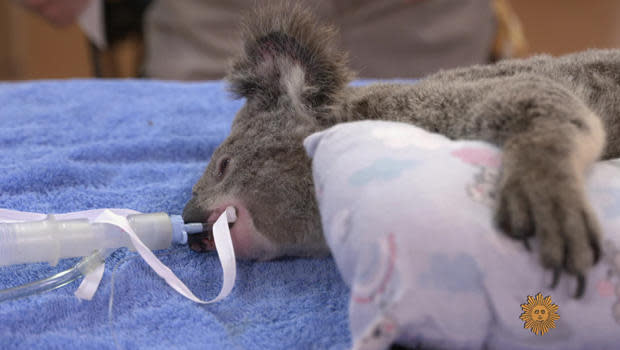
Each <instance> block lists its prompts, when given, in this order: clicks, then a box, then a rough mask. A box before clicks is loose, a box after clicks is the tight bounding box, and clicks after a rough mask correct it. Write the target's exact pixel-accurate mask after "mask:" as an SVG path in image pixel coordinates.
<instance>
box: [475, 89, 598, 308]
mask: <svg viewBox="0 0 620 350" xmlns="http://www.w3.org/2000/svg"><path fill="white" fill-rule="evenodd" d="M471 118H472V119H471V121H473V123H472V124H471V125H473V127H474V128H475V129H477V130H476V131H475V132H479V133H480V134H481V135H483V137H485V138H487V139H488V140H489V141H493V142H495V143H497V144H499V145H501V146H502V147H503V151H504V155H503V162H502V175H501V177H500V182H499V188H498V189H499V191H498V198H497V209H496V213H495V220H496V223H497V225H498V226H499V227H500V228H501V229H502V230H503V231H504V232H506V233H507V234H509V235H510V236H512V237H516V238H521V239H524V242H525V243H526V246H527V247H529V246H528V245H527V238H528V237H530V236H532V235H536V237H537V238H538V240H539V242H540V258H541V262H542V264H543V265H544V266H545V267H547V268H550V269H552V270H553V271H554V278H553V282H552V286H553V287H554V286H555V285H556V284H557V282H558V279H559V275H560V271H561V270H562V269H563V270H565V271H567V272H568V273H570V274H573V275H575V276H576V277H577V282H578V283H577V291H576V295H575V296H576V297H580V296H581V295H582V294H583V292H584V289H585V276H586V273H587V271H588V269H589V268H590V267H591V266H592V265H593V264H594V263H596V262H597V260H598V258H599V255H600V239H601V232H600V228H599V225H598V221H597V219H596V217H595V215H594V213H593V211H592V209H591V207H590V205H589V203H588V200H587V198H586V194H585V188H584V182H585V179H584V178H585V172H586V170H587V169H588V167H589V166H590V165H591V164H592V163H593V162H594V161H596V160H597V159H598V157H599V156H600V155H601V152H602V150H603V148H604V144H605V132H604V129H603V126H602V123H601V121H600V119H599V117H598V116H596V115H595V114H594V113H593V112H592V111H591V110H590V109H589V108H588V107H587V106H586V105H585V104H584V103H583V102H582V101H581V100H580V99H579V98H578V97H576V96H575V95H574V94H572V93H571V92H570V91H568V90H567V89H565V88H563V87H562V86H560V85H558V84H556V83H554V82H551V81H546V80H541V79H539V78H533V79H523V80H516V81H513V82H511V83H508V84H506V85H504V86H503V87H501V88H500V89H497V90H495V91H494V92H493V93H492V94H490V95H489V96H488V97H486V98H485V99H484V100H483V101H482V102H481V103H480V104H479V105H478V106H477V107H476V108H475V111H473V114H472V115H471ZM471 131H473V130H471Z"/></svg>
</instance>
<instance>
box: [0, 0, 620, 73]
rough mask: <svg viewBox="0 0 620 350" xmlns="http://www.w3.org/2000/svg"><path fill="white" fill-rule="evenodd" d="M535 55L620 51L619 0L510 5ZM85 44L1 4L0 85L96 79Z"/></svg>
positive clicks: (529, 0)
mask: <svg viewBox="0 0 620 350" xmlns="http://www.w3.org/2000/svg"><path fill="white" fill-rule="evenodd" d="M511 3H512V4H513V6H514V8H515V10H516V12H517V14H518V15H519V16H520V18H521V20H522V22H523V25H524V29H525V34H526V37H527V40H528V41H529V43H530V51H531V52H547V53H551V54H555V55H558V54H562V53H567V52H573V51H579V50H582V49H585V48H590V47H618V48H620V1H618V0H594V1H586V0H511ZM91 75H92V72H91V66H90V53H89V51H88V48H87V45H86V39H85V38H84V37H83V35H82V34H81V32H80V30H79V28H78V27H77V26H76V25H74V26H71V27H68V28H65V29H56V28H53V27H52V26H50V25H49V24H47V23H46V22H45V21H43V20H42V19H40V18H38V17H37V16H34V15H32V14H30V13H29V12H27V11H25V10H23V9H22V8H20V7H19V6H17V5H16V4H15V3H14V2H13V1H12V0H0V80H15V79H43V78H66V77H88V76H91Z"/></svg>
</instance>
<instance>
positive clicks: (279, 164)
mask: <svg viewBox="0 0 620 350" xmlns="http://www.w3.org/2000/svg"><path fill="white" fill-rule="evenodd" d="M242 32H243V38H244V40H243V48H242V50H241V53H240V55H239V56H238V57H236V58H235V59H234V61H233V62H232V65H231V69H230V72H229V74H228V76H227V80H228V82H229V85H230V90H231V91H232V92H233V93H234V94H235V95H236V96H237V97H239V98H244V99H245V105H244V106H243V107H242V108H241V109H240V110H239V112H238V113H237V115H236V117H235V119H234V121H233V124H232V128H231V132H230V135H229V136H228V137H227V138H226V139H225V140H224V142H223V143H222V144H221V145H220V146H219V147H218V148H217V149H216V150H215V152H214V153H213V156H212V158H211V161H210V162H209V164H208V166H207V168H206V170H205V172H204V174H203V176H202V178H200V180H199V181H198V182H197V183H196V184H195V186H194V187H193V194H192V198H191V199H190V200H189V202H188V203H187V205H186V207H185V209H184V211H183V217H184V219H185V220H186V221H198V222H207V223H211V222H214V221H215V219H216V218H217V217H218V216H219V215H220V214H221V213H222V212H223V211H224V210H225V208H226V207H227V206H231V205H232V206H234V207H235V208H236V209H237V214H238V219H237V221H236V222H235V224H234V225H232V227H231V234H232V239H233V243H234V247H235V252H236V254H237V256H238V257H241V258H246V259H259V260H268V259H274V258H277V257H281V256H321V255H327V254H329V250H328V247H327V245H326V242H325V239H324V237H323V234H322V227H321V220H320V214H319V210H318V206H317V202H316V199H315V193H314V186H313V180H312V172H311V160H310V159H309V157H308V156H307V155H306V152H305V151H304V148H303V140H304V138H305V137H307V136H308V135H310V134H312V133H314V132H317V131H320V130H324V129H326V128H329V127H331V126H333V125H335V124H338V123H344V122H350V121H358V120H368V119H381V120H390V121H397V122H404V123H411V124H414V125H416V126H419V127H422V128H424V129H426V130H429V131H431V132H435V133H441V134H443V135H446V136H447V137H449V138H451V139H476V140H484V141H488V142H490V143H493V144H495V145H497V146H499V147H501V148H502V149H503V159H502V169H501V173H500V174H499V176H498V183H497V193H496V203H495V206H494V209H493V210H494V212H495V214H494V220H495V223H496V225H497V227H498V228H499V229H501V231H503V232H504V233H506V234H507V235H509V236H511V237H514V238H516V239H519V240H522V241H523V243H524V244H525V246H526V247H527V248H529V243H528V240H529V239H530V238H531V237H536V239H537V240H538V242H539V251H538V253H537V254H538V257H539V259H540V262H541V264H542V266H543V267H545V268H547V269H550V270H551V271H553V282H552V287H554V286H555V285H556V284H557V282H558V280H559V278H560V275H561V273H562V272H565V273H568V274H569V275H572V276H574V277H575V278H576V280H577V290H576V293H575V296H576V297H579V296H581V295H582V294H583V293H584V289H585V280H586V275H587V272H588V270H589V269H590V267H591V266H593V264H595V263H596V262H597V261H598V260H599V258H600V252H601V238H602V237H601V229H600V227H599V224H598V221H597V218H596V216H595V214H594V213H593V210H592V208H591V206H590V204H589V203H588V199H587V198H586V194H585V189H584V181H585V176H586V173H587V171H588V169H589V167H590V165H591V164H592V163H593V162H595V161H596V160H598V159H600V158H612V157H618V156H620V140H619V139H618V138H619V137H620V134H618V128H619V126H620V120H619V119H620V51H618V50H591V51H586V52H582V53H577V54H571V55H567V56H562V57H558V58H553V57H550V56H545V55H543V56H535V57H532V58H527V59H517V60H506V61H501V62H498V63H496V64H493V65H478V66H473V67H468V68H458V69H452V70H446V71H440V72H438V73H435V74H432V75H430V76H428V77H426V78H424V79H422V80H420V81H418V82H416V83H414V84H396V83H375V84H370V85H366V86H361V87H354V86H349V84H348V83H349V82H350V81H351V80H352V79H353V73H352V72H351V71H350V70H349V69H348V68H347V58H346V57H347V56H346V54H345V53H344V52H342V51H340V50H339V49H338V48H337V45H336V43H335V35H336V32H335V30H334V29H333V28H332V27H330V26H328V25H323V24H320V23H319V22H318V21H317V20H316V19H315V18H314V17H313V15H312V13H311V12H310V11H308V10H306V9H304V8H301V7H299V6H298V5H292V4H282V3H279V4H277V5H267V6H266V7H262V8H258V9H256V10H254V11H253V12H252V13H251V14H250V15H249V16H247V19H246V21H245V22H244V25H243V28H242ZM412 64H415V62H413V63H412ZM194 248H195V249H197V250H201V249H213V248H214V247H213V243H212V241H210V240H208V239H207V240H204V241H203V242H201V243H200V244H197V245H195V246H194Z"/></svg>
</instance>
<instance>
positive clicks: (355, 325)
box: [304, 121, 620, 349]
mask: <svg viewBox="0 0 620 350" xmlns="http://www.w3.org/2000/svg"><path fill="white" fill-rule="evenodd" d="M304 145H305V147H306V150H307V152H308V154H309V155H310V157H312V158H313V167H312V169H313V177H314V182H315V189H316V194H317V199H318V203H319V207H320V212H321V218H322V224H323V229H324V232H325V236H326V240H327V242H328V244H329V246H330V248H331V251H332V254H333V256H334V258H335V260H336V263H337V265H338V268H339V271H340V273H341V275H342V277H343V279H344V281H345V282H346V283H347V284H348V286H349V287H350V288H351V299H350V303H349V322H350V328H351V332H352V335H353V338H354V348H359V349H362V348H386V347H388V346H389V344H391V343H392V342H398V343H403V344H408V345H412V346H417V345H424V346H431V347H441V348H444V347H445V348H459V349H461V348H462V349H479V348H489V349H513V348H514V349H517V348H518V349H582V348H584V347H586V346H588V347H592V348H603V347H610V348H614V347H615V346H617V344H620V323H619V322H620V250H619V249H618V248H620V234H619V233H618V232H619V229H620V215H618V214H619V213H620V211H619V210H618V209H619V208H620V163H618V162H617V161H605V162H599V163H597V164H596V165H595V167H594V169H593V170H592V172H591V173H590V174H589V178H588V194H589V197H590V199H591V201H592V203H593V206H594V210H595V211H596V212H597V214H598V215H599V219H600V220H601V221H602V226H603V230H604V233H605V237H604V239H603V246H604V255H603V258H602V259H601V262H600V263H599V264H597V265H596V266H595V268H594V269H593V270H592V271H591V272H590V273H589V275H588V280H587V286H586V287H587V290H586V294H585V296H584V297H583V298H581V299H574V298H572V295H573V294H574V292H575V289H576V281H575V278H574V277H572V276H569V275H567V274H563V275H562V276H561V278H560V282H559V284H558V286H557V287H556V288H555V289H550V288H549V287H548V286H549V285H550V284H551V280H552V273H551V272H550V271H546V270H544V269H543V268H542V267H541V265H540V264H539V262H538V255H537V253H536V252H537V246H536V240H535V239H532V242H531V244H532V248H533V252H528V251H527V250H526V249H525V247H524V246H523V243H522V242H519V241H515V240H512V239H510V238H508V237H506V236H505V235H504V234H502V233H500V232H498V231H497V230H496V229H495V228H494V226H493V224H492V213H493V203H494V196H495V194H494V190H495V183H496V180H497V178H498V174H499V167H500V165H501V153H500V151H499V150H498V149H497V148H496V147H493V146H491V145H489V144H486V143H483V142H475V141H451V140H449V139H447V138H445V137H443V136H441V135H437V134H432V133H428V132H426V131H424V130H422V129H419V128H417V127H414V126H411V125H408V124H401V123H393V122H383V121H362V122H353V123H346V124H339V125H337V126H334V127H332V128H330V129H328V130H325V131H322V132H319V133H316V134H313V135H311V136H309V137H308V138H307V139H306V140H305V143H304ZM539 293H540V295H538V294H539ZM522 305H523V306H522ZM543 309H544V310H543ZM541 310H543V311H545V312H546V318H543V319H542V321H539V320H538V317H539V316H541V315H539V313H540V312H542V311H541ZM542 316H544V315H542ZM542 316H541V317H542ZM526 321H528V322H526ZM545 327H546V328H545ZM543 333H544V334H543Z"/></svg>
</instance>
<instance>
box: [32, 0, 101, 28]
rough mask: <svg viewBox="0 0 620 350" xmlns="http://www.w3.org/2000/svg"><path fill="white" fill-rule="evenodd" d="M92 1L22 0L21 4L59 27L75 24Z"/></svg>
mask: <svg viewBox="0 0 620 350" xmlns="http://www.w3.org/2000/svg"><path fill="white" fill-rule="evenodd" d="M90 1H91V0H21V3H22V4H23V5H24V6H25V7H26V8H28V9H30V10H31V11H33V12H36V13H37V14H39V15H40V16H41V17H43V18H45V19H46V20H47V21H48V22H50V23H52V24H53V25H55V26H58V27H64V26H67V25H70V24H73V22H75V20H76V19H77V18H78V16H79V15H80V14H81V13H82V11H84V9H85V8H86V5H88V3H89V2H90Z"/></svg>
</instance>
